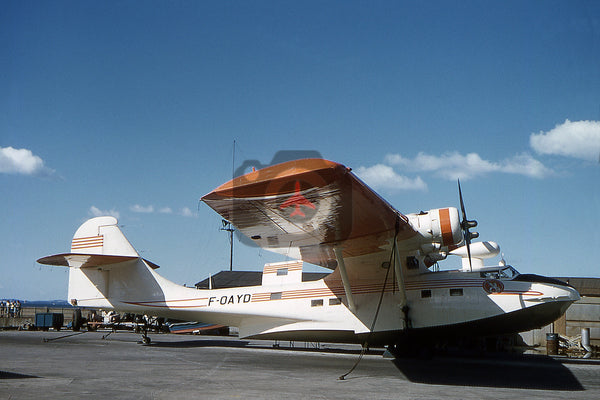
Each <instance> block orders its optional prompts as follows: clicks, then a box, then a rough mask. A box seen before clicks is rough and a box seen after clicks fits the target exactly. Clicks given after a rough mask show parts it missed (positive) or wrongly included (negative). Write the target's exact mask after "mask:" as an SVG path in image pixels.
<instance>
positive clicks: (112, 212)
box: [89, 206, 121, 219]
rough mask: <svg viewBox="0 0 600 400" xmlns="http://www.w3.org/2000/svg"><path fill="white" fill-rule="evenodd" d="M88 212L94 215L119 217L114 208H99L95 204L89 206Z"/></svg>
mask: <svg viewBox="0 0 600 400" xmlns="http://www.w3.org/2000/svg"><path fill="white" fill-rule="evenodd" d="M89 213H90V214H91V215H93V216H94V217H104V216H106V215H110V216H113V217H115V218H117V219H119V217H120V216H121V215H120V213H119V212H118V211H117V210H115V209H114V208H113V209H112V210H101V209H99V208H98V207H96V206H91V207H90V211H89Z"/></svg>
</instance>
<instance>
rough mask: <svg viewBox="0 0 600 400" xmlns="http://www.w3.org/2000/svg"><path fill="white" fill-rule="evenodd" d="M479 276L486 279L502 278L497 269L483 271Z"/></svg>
mask: <svg viewBox="0 0 600 400" xmlns="http://www.w3.org/2000/svg"><path fill="white" fill-rule="evenodd" d="M479 276H481V277H482V278H485V279H498V278H499V277H500V275H499V271H498V270H497V269H496V270H493V271H481V272H480V273H479Z"/></svg>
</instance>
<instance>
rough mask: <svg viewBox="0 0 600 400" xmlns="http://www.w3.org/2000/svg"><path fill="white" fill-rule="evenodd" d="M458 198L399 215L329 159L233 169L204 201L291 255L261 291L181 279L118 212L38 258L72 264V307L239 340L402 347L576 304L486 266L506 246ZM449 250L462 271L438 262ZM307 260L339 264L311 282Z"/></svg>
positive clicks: (508, 329) (557, 288) (562, 288)
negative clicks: (153, 257) (168, 272)
mask: <svg viewBox="0 0 600 400" xmlns="http://www.w3.org/2000/svg"><path fill="white" fill-rule="evenodd" d="M459 193H460V206H461V207H460V208H461V209H460V211H459V210H458V209H457V208H454V207H446V208H440V209H433V210H429V211H426V212H423V211H421V212H419V213H415V214H402V213H400V212H399V211H398V210H396V209H395V208H394V207H393V206H391V205H390V204H389V203H388V202H386V201H385V200H384V199H383V198H382V197H380V196H379V195H378V194H377V193H375V192H374V191H373V190H372V189H371V188H369V187H368V186H367V185H366V184H365V183H363V182H362V181H361V180H360V179H359V178H358V177H357V176H356V175H354V174H353V173H352V172H351V170H350V168H347V167H345V166H343V165H341V164H338V163H335V162H331V161H327V160H323V159H302V160H295V161H289V162H285V163H281V164H277V165H273V166H269V167H266V168H263V169H260V170H256V171H252V172H250V173H247V174H245V175H243V176H240V177H237V178H234V179H233V180H231V181H229V182H227V183H225V184H223V185H221V186H219V187H218V188H216V189H215V190H213V191H212V192H210V193H208V194H206V195H205V196H203V197H202V200H203V201H204V202H205V203H206V204H207V205H208V206H210V207H211V208H213V209H214V210H215V211H216V212H217V213H219V214H220V215H221V216H222V217H223V218H225V219H226V220H227V221H230V222H231V223H232V224H234V225H235V226H236V227H237V229H238V230H239V231H240V232H242V233H243V234H244V235H246V236H248V237H249V238H250V239H251V240H252V241H254V242H255V243H256V244H257V245H259V246H260V247H262V248H265V249H268V250H271V251H274V252H277V253H280V254H283V255H285V256H286V257H288V259H289V260H290V261H284V262H280V263H271V264H266V265H265V267H264V269H263V275H262V284H261V285H260V286H249V287H236V288H225V289H206V290H204V289H195V288H189V287H184V286H181V285H178V284H175V283H173V282H171V281H169V280H167V279H165V278H163V277H162V276H161V275H159V274H158V273H157V272H156V269H157V268H158V266H157V265H155V264H153V263H152V262H150V261H148V260H146V259H144V258H142V257H141V256H140V255H139V254H138V252H137V251H136V250H135V249H134V247H133V246H132V245H131V244H130V243H129V241H128V240H127V239H126V238H125V236H124V235H123V233H122V232H121V230H120V229H119V227H118V225H117V220H116V219H115V218H113V217H98V218H93V219H90V220H88V221H86V222H85V223H84V224H83V225H81V226H80V227H79V229H77V231H76V232H75V235H74V237H73V240H72V242H71V251H70V252H69V253H65V254H57V255H53V256H48V257H44V258H41V259H39V260H38V262H39V263H42V264H49V265H61V266H68V267H69V289H68V299H69V301H70V302H71V304H72V305H74V306H79V307H86V308H97V309H105V310H118V311H120V312H129V313H136V314H147V315H153V316H161V317H167V318H174V319H180V320H186V321H203V322H206V323H213V324H219V325H228V326H236V327H238V328H239V334H240V337H242V338H256V339H273V340H301V341H319V342H343V343H360V344H363V345H365V343H368V344H369V345H387V346H388V347H389V348H396V349H399V348H401V347H402V344H403V343H410V342H413V341H415V340H425V339H427V340H432V339H435V338H442V337H448V336H449V335H461V336H482V335H498V334H510V333H516V332H522V331H527V330H531V329H534V328H539V327H542V326H545V325H547V324H549V323H551V322H552V321H554V320H556V319H557V318H558V317H560V316H561V315H562V314H563V313H564V312H565V311H566V309H567V308H568V307H569V305H570V304H572V303H573V302H574V301H576V300H578V299H579V294H578V293H577V291H576V290H575V289H574V288H572V287H571V286H569V285H567V284H566V283H564V282H562V281H559V280H556V279H552V278H547V277H543V276H539V275H532V274H520V273H518V272H517V271H516V270H515V269H514V268H513V267H511V266H509V265H505V263H504V262H500V263H499V264H497V265H495V266H484V263H483V260H485V259H488V258H491V257H494V256H496V255H497V254H498V253H499V246H498V245H497V244H496V243H494V242H490V241H484V242H476V243H475V242H473V243H472V242H471V239H473V238H476V237H477V236H478V235H477V233H475V232H470V228H473V227H475V226H476V225H477V223H476V222H475V221H470V220H468V219H467V217H466V212H465V207H464V203H463V199H462V192H460V183H459ZM461 217H462V219H461ZM450 255H455V256H457V257H460V258H461V259H462V262H461V267H460V268H458V269H455V270H445V271H439V270H438V269H437V268H436V267H437V265H438V264H437V263H438V262H439V261H441V260H444V259H445V258H447V257H448V256H450ZM303 263H310V264H315V265H318V266H321V267H324V268H326V269H329V270H331V273H330V274H329V275H327V276H326V277H324V278H323V279H319V280H316V281H308V282H303V281H302V268H303ZM144 338H145V340H146V341H147V340H149V338H147V336H144Z"/></svg>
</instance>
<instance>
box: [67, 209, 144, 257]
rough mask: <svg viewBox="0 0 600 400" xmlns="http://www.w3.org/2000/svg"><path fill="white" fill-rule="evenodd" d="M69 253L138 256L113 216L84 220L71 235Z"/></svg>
mask: <svg viewBox="0 0 600 400" xmlns="http://www.w3.org/2000/svg"><path fill="white" fill-rule="evenodd" d="M71 253H80V254H102V255H113V256H130V257H139V254H138V253H137V251H135V249H134V248H133V246H132V245H131V243H129V241H128V240H127V238H125V235H123V232H121V230H120V229H119V227H118V225H117V219H116V218H114V217H97V218H92V219H90V220H87V221H86V222H84V223H83V225H81V226H80V227H79V229H77V231H76V232H75V235H74V236H73V241H72V242H71Z"/></svg>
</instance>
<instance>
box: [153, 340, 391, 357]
mask: <svg viewBox="0 0 600 400" xmlns="http://www.w3.org/2000/svg"><path fill="white" fill-rule="evenodd" d="M287 343H288V342H285V343H282V344H280V345H272V344H257V343H256V342H254V343H250V342H248V341H243V340H239V341H238V340H214V339H206V340H203V339H197V340H182V341H177V342H161V341H155V342H152V346H153V347H167V348H182V349H183V348H194V347H231V348H242V347H245V348H252V349H267V350H281V351H303V352H318V353H338V354H357V355H358V354H360V352H361V350H360V348H358V349H343V348H336V347H334V348H328V347H323V346H320V345H316V346H310V345H307V344H305V342H299V343H297V344H295V345H293V344H290V345H288V344H287ZM367 354H376V355H382V354H383V350H381V349H370V350H368V352H367Z"/></svg>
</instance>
